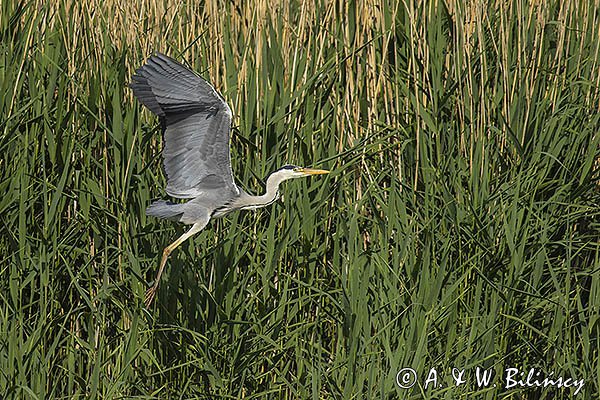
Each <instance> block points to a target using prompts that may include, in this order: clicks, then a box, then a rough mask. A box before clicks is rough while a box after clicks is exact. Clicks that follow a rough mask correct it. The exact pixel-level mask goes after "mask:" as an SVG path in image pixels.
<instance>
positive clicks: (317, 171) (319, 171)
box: [300, 168, 329, 175]
mask: <svg viewBox="0 0 600 400" xmlns="http://www.w3.org/2000/svg"><path fill="white" fill-rule="evenodd" d="M300 172H302V173H303V174H306V175H323V174H328V173H329V171H326V170H324V169H312V168H302V170H301V171H300Z"/></svg>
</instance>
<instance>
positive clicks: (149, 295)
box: [144, 218, 208, 307]
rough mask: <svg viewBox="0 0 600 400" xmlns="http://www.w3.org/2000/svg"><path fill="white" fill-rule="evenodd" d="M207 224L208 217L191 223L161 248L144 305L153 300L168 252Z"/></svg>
mask: <svg viewBox="0 0 600 400" xmlns="http://www.w3.org/2000/svg"><path fill="white" fill-rule="evenodd" d="M207 224H208V218H207V219H206V221H200V222H196V223H195V224H194V225H192V227H191V229H190V230H189V231H187V232H186V233H184V234H183V235H181V236H180V237H179V238H178V239H177V240H176V241H174V242H173V243H171V244H170V245H168V246H167V247H165V249H164V250H163V255H162V259H161V261H160V267H159V268H158V274H156V279H155V280H154V285H152V287H151V288H150V289H148V290H147V291H146V299H145V300H144V304H145V305H146V307H150V305H151V304H152V300H154V296H155V295H156V291H157V290H158V285H159V284H160V277H161V275H162V273H163V271H164V269H165V265H166V264H167V259H168V258H169V254H171V252H172V251H173V250H175V249H176V248H177V246H179V245H180V244H181V243H183V242H185V241H186V240H187V239H188V238H190V237H191V236H193V235H195V234H196V233H198V232H200V231H201V230H202V229H204V227H205V226H206V225H207Z"/></svg>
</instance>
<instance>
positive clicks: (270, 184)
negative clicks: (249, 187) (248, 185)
mask: <svg viewBox="0 0 600 400" xmlns="http://www.w3.org/2000/svg"><path fill="white" fill-rule="evenodd" d="M291 178H293V177H292V176H290V175H289V174H287V173H286V172H285V171H276V172H274V173H272V174H271V175H269V177H268V178H267V190H266V192H265V194H263V195H261V196H250V195H249V196H248V197H247V198H245V199H244V205H243V208H244V209H249V208H250V209H252V208H259V207H264V206H268V205H269V204H271V203H273V202H274V201H275V200H277V198H278V197H279V184H281V182H283V181H285V180H287V179H291Z"/></svg>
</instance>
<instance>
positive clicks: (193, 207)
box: [130, 54, 328, 305]
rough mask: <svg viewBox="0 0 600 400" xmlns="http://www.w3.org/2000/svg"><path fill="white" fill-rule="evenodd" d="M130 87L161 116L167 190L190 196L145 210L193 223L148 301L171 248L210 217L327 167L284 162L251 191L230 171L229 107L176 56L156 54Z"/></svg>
mask: <svg viewBox="0 0 600 400" xmlns="http://www.w3.org/2000/svg"><path fill="white" fill-rule="evenodd" d="M130 87H131V88H132V89H133V94H134V95H135V96H136V97H137V99H138V100H139V101H140V102H141V103H142V104H144V105H145V106H146V107H148V109H149V110H150V111H152V112H153V113H154V114H156V115H158V116H159V118H160V119H161V125H162V127H163V135H164V147H163V152H162V153H163V162H164V168H165V172H166V174H167V188H166V192H167V193H168V194H169V195H170V196H172V197H176V198H180V199H192V200H190V201H188V202H187V203H182V204H174V203H170V202H167V201H164V200H159V201H156V202H154V203H152V204H151V205H150V206H149V207H148V209H147V210H146V213H147V214H148V215H152V216H155V217H158V218H165V219H170V220H175V221H179V222H182V223H184V224H191V225H193V226H192V228H191V229H190V230H189V231H188V232H186V233H185V234H183V235H182V236H181V237H180V238H178V239H177V240H176V241H175V242H173V243H172V244H171V245H169V246H167V247H166V248H165V250H164V252H163V257H162V259H161V264H160V268H159V271H158V275H157V277H156V281H155V282H154V285H153V286H152V287H151V288H150V289H149V290H148V292H147V293H146V304H147V305H149V304H150V302H151V301H152V299H153V298H154V294H155V292H156V290H157V288H158V283H159V280H160V276H161V274H162V271H163V269H164V266H165V264H166V261H167V258H168V256H169V254H170V253H171V251H172V250H173V249H175V248H176V247H177V246H179V245H180V244H181V243H182V242H183V241H185V240H186V239H187V238H189V237H190V236H192V235H194V234H195V233H197V232H199V231H200V230H202V229H204V227H205V226H206V225H207V224H208V222H209V221H210V219H211V218H218V217H221V216H223V215H225V214H227V213H229V212H231V211H234V210H239V209H253V208H258V207H264V206H266V205H268V204H271V203H272V202H273V201H275V200H276V199H277V197H278V196H279V190H278V189H279V184H280V183H281V182H283V181H284V180H286V179H291V178H299V177H302V176H309V175H317V174H324V173H327V172H328V171H324V170H316V169H310V168H302V167H296V166H285V167H283V168H281V169H279V170H277V171H275V172H274V173H273V174H271V175H270V176H269V178H268V179H267V190H266V193H265V194H264V195H262V196H252V195H249V194H248V193H246V192H244V191H243V190H242V189H240V188H239V187H238V186H237V185H236V184H235V182H234V179H233V173H232V170H231V159H230V152H229V134H230V129H231V120H232V113H231V109H230V108H229V106H228V105H227V103H226V102H225V100H224V99H223V97H222V96H221V95H220V94H219V93H218V92H217V91H216V90H215V89H214V88H213V87H212V86H211V85H210V84H209V83H208V82H206V81H205V80H204V79H202V78H201V77H200V76H198V75H196V74H195V73H194V72H193V71H191V70H190V69H189V68H187V67H185V66H184V65H182V64H180V63H179V62H177V61H175V60H173V59H172V58H170V57H167V56H165V55H163V54H156V55H155V56H152V57H150V58H149V59H148V61H147V62H146V64H144V65H143V66H142V67H141V68H139V69H138V70H137V71H136V73H135V75H134V76H133V77H132V82H131V84H130Z"/></svg>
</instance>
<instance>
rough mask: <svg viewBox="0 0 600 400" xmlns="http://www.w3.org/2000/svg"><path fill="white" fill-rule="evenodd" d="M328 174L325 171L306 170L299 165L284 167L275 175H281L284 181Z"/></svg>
mask: <svg viewBox="0 0 600 400" xmlns="http://www.w3.org/2000/svg"><path fill="white" fill-rule="evenodd" d="M328 173H329V171H326V170H324V169H313V168H304V167H299V166H297V165H284V166H283V167H281V168H279V170H277V171H276V172H275V174H277V175H280V176H281V178H283V179H292V178H302V177H303V176H311V175H323V174H328Z"/></svg>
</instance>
